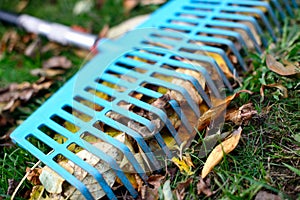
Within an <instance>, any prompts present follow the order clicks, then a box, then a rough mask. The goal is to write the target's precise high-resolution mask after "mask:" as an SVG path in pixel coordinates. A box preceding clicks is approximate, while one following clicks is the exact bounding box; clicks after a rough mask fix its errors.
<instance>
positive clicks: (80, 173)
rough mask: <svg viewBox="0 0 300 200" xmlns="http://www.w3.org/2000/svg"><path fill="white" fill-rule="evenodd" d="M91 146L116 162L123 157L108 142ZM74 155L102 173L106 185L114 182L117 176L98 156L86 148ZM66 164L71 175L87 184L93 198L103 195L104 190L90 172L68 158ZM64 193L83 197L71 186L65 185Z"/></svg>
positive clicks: (73, 196) (74, 197) (76, 197)
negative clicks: (71, 172)
mask: <svg viewBox="0 0 300 200" xmlns="http://www.w3.org/2000/svg"><path fill="white" fill-rule="evenodd" d="M93 146H95V147H97V148H98V149H100V150H101V151H103V152H104V153H106V154H107V155H109V156H111V157H112V158H114V159H115V160H116V161H117V162H121V160H122V158H123V154H122V153H121V152H120V151H119V150H118V149H117V148H115V147H114V146H112V145H110V144H108V143H105V142H98V143H95V144H93ZM76 155H77V156H78V157H79V158H81V159H82V160H84V161H85V162H87V163H88V164H90V165H91V166H94V167H95V168H96V169H97V170H98V171H99V172H100V173H101V174H102V175H103V177H104V179H105V180H106V182H107V184H108V185H110V186H112V185H113V184H114V182H115V180H116V177H117V176H116V174H115V173H114V171H113V170H112V169H111V168H110V166H109V165H108V164H107V163H106V162H104V161H103V160H100V159H99V158H98V157H96V156H94V155H93V154H91V153H90V152H88V151H86V150H82V151H80V152H78V153H77V154H76ZM68 164H69V165H70V166H71V167H72V168H73V170H74V173H73V175H74V176H75V177H76V178H77V179H78V180H80V181H82V182H83V184H85V185H86V186H87V188H89V190H90V192H91V194H92V195H93V196H94V198H95V199H100V198H101V197H103V196H105V192H104V191H103V190H102V188H101V187H100V186H99V184H98V182H97V181H96V180H95V179H94V178H93V176H92V175H91V174H88V173H87V172H86V171H84V170H83V169H82V168H81V167H79V166H77V165H75V164H74V163H73V162H72V161H70V160H69V161H68ZM64 194H65V195H66V196H69V197H70V199H76V200H77V199H84V197H83V196H82V195H81V193H80V192H79V191H78V190H75V188H74V187H73V186H67V187H66V188H65V190H64Z"/></svg>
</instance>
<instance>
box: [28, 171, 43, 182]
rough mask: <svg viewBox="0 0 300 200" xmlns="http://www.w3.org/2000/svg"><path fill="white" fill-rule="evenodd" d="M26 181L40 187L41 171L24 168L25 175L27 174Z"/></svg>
mask: <svg viewBox="0 0 300 200" xmlns="http://www.w3.org/2000/svg"><path fill="white" fill-rule="evenodd" d="M28 172H29V174H28V176H27V180H28V181H30V182H31V183H32V184H33V185H40V184H41V182H40V180H39V176H40V174H41V172H42V169H40V168H35V169H33V170H31V169H30V168H29V167H26V173H28Z"/></svg>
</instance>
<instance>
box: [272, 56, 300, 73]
mask: <svg viewBox="0 0 300 200" xmlns="http://www.w3.org/2000/svg"><path fill="white" fill-rule="evenodd" d="M266 64H267V67H268V68H269V69H270V70H272V71H273V72H275V73H277V74H279V75H282V76H289V75H294V74H297V73H300V68H299V67H297V66H296V65H291V64H290V65H287V66H284V65H283V64H282V63H280V62H278V61H277V60H276V59H275V57H274V56H272V55H270V54H268V55H267V56H266Z"/></svg>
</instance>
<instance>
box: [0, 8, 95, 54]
mask: <svg viewBox="0 0 300 200" xmlns="http://www.w3.org/2000/svg"><path fill="white" fill-rule="evenodd" d="M0 21H2V22H4V23H8V24H12V25H15V26H19V27H22V28H24V29H25V30H26V31H28V32H31V33H35V34H39V35H43V36H45V37H47V38H48V39H49V40H51V41H54V42H58V43H60V44H63V45H74V46H77V47H79V48H83V49H92V48H93V47H94V46H95V44H96V42H97V41H98V37H97V36H96V35H92V34H88V33H83V32H79V31H76V30H74V29H72V28H70V27H68V26H65V25H62V24H58V23H52V22H48V21H45V20H41V19H38V18H36V17H33V16H30V15H25V14H23V15H18V14H15V13H11V12H7V11H2V10H0Z"/></svg>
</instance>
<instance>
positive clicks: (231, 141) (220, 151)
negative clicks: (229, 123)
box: [201, 127, 242, 178]
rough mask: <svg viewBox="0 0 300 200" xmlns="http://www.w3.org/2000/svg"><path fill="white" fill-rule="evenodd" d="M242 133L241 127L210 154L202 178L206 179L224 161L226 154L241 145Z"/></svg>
mask: <svg viewBox="0 0 300 200" xmlns="http://www.w3.org/2000/svg"><path fill="white" fill-rule="evenodd" d="M241 133H242V128H241V127H239V128H238V129H237V130H236V131H234V132H233V133H232V136H231V137H230V138H228V139H227V140H225V141H223V142H222V143H221V144H219V145H218V146H216V147H215V148H214V150H213V151H212V152H211V153H210V154H209V156H208V158H207V160H206V162H205V164H204V166H203V169H202V172H201V177H202V178H205V177H206V176H207V174H209V173H210V172H211V170H212V169H213V168H214V167H215V166H216V165H217V164H218V163H219V162H220V161H221V160H222V158H223V156H224V154H228V153H230V152H231V151H232V150H234V149H235V147H236V146H237V144H238V143H239V140H240V137H241Z"/></svg>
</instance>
